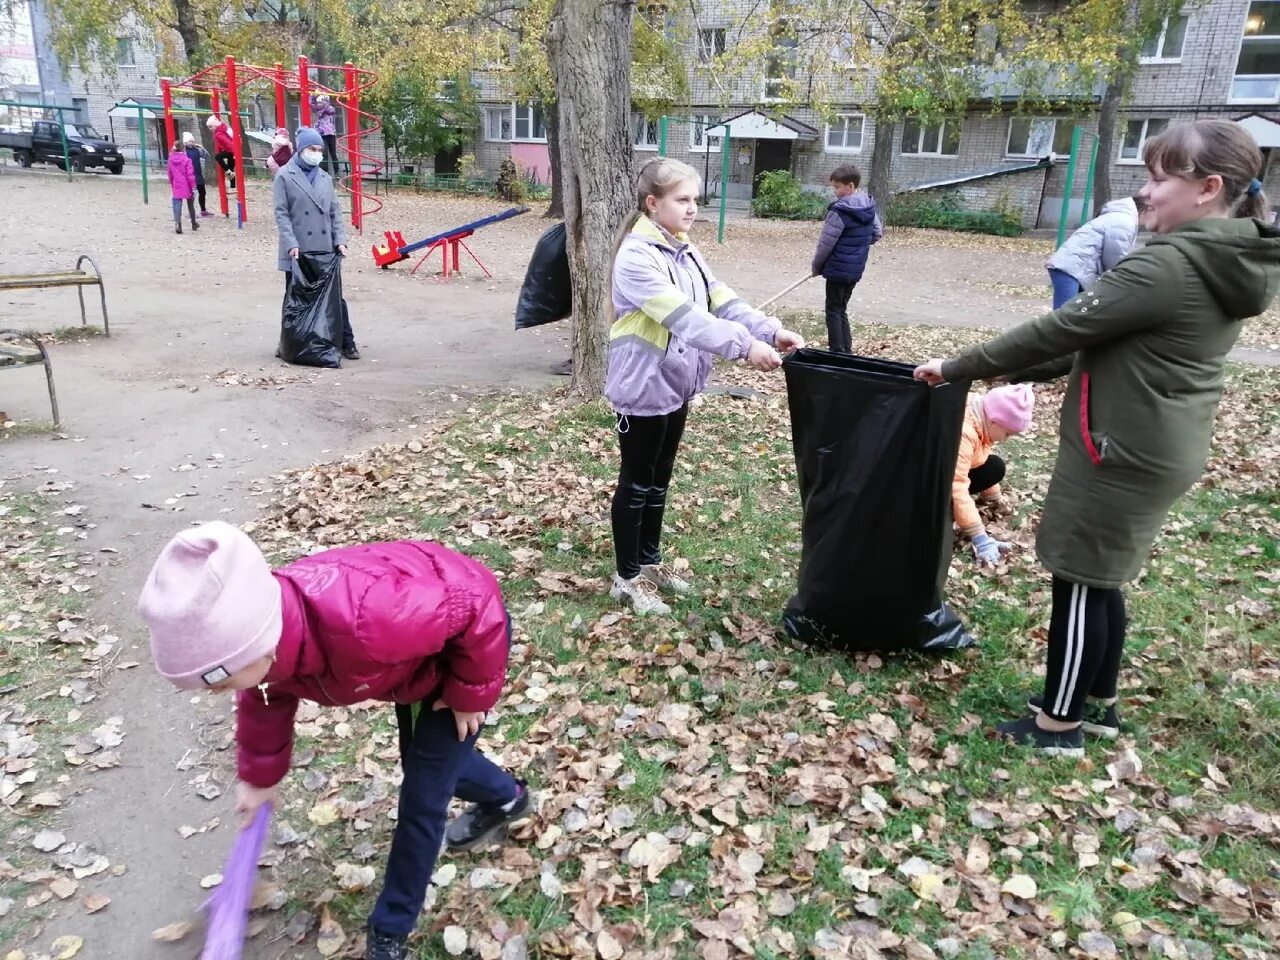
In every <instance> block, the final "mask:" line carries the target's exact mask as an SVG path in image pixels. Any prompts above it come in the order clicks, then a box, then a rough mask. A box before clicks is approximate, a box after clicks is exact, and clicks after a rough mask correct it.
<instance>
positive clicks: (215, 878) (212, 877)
mask: <svg viewBox="0 0 1280 960" xmlns="http://www.w3.org/2000/svg"><path fill="white" fill-rule="evenodd" d="M221 882H222V874H220V873H211V874H209V875H207V876H204V877H201V878H200V886H201V887H203V888H204V889H205V890H212V889H213V888H214V887H216V886H217V885H218V884H220V883H221Z"/></svg>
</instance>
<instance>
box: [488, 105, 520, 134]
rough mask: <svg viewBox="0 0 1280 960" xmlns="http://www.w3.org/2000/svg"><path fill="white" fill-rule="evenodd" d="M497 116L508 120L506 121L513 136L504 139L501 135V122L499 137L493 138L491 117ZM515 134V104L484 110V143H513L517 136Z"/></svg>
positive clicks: (489, 107) (490, 107)
mask: <svg viewBox="0 0 1280 960" xmlns="http://www.w3.org/2000/svg"><path fill="white" fill-rule="evenodd" d="M495 116H496V117H505V118H506V121H507V123H508V124H509V126H510V134H511V136H508V137H503V136H502V135H501V134H502V126H501V121H499V126H498V134H499V135H498V136H496V137H495V136H492V133H491V131H490V129H489V119H490V117H495ZM515 132H516V121H515V104H513V103H509V104H507V105H505V106H501V107H496V106H487V107H485V108H484V141H485V143H511V142H512V138H513V137H514V136H515Z"/></svg>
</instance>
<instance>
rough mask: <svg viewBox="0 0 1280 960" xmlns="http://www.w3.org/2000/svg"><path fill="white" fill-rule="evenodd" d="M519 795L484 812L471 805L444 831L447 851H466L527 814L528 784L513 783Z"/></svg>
mask: <svg viewBox="0 0 1280 960" xmlns="http://www.w3.org/2000/svg"><path fill="white" fill-rule="evenodd" d="M516 783H517V785H518V786H519V787H520V792H519V793H518V794H516V797H515V799H514V800H511V801H510V802H508V803H505V804H503V805H502V806H500V807H490V808H489V809H487V810H486V809H485V808H484V807H482V806H481V805H480V804H478V803H473V804H472V805H471V806H470V807H469V808H468V809H467V810H465V811H464V812H463V813H462V815H461V816H460V817H458V819H457V820H454V821H453V823H451V824H449V828H448V829H447V830H446V831H445V841H446V842H447V843H448V844H449V849H450V850H470V849H471V848H472V847H477V846H479V845H480V844H482V843H484V842H485V841H486V840H488V839H489V838H490V837H491V836H493V835H494V834H495V833H497V832H498V831H499V830H501V829H503V828H504V827H506V826H507V825H508V824H511V823H514V822H515V821H517V820H519V819H520V818H521V817H523V816H524V815H525V814H526V813H528V812H529V803H530V794H529V785H528V784H527V783H525V782H524V781H523V780H517V781H516Z"/></svg>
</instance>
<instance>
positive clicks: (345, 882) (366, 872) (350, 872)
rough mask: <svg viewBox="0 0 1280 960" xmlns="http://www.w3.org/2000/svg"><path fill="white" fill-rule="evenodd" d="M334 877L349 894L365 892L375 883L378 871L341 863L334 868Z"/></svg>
mask: <svg viewBox="0 0 1280 960" xmlns="http://www.w3.org/2000/svg"><path fill="white" fill-rule="evenodd" d="M333 875H334V876H335V877H337V879H338V883H339V884H340V885H341V886H342V889H343V890H345V891H346V892H347V893H353V892H355V891H357V890H363V889H365V888H366V887H368V886H369V885H370V884H371V883H373V881H374V878H375V877H376V876H377V871H376V870H374V869H373V867H369V866H364V867H358V866H356V865H355V864H354V863H340V864H338V865H337V866H336V867H334V868H333Z"/></svg>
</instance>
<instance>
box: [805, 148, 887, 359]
mask: <svg viewBox="0 0 1280 960" xmlns="http://www.w3.org/2000/svg"><path fill="white" fill-rule="evenodd" d="M861 183H862V172H861V171H860V170H859V169H858V168H857V167H855V166H853V164H847V165H845V166H842V167H836V168H835V170H833V171H832V172H831V186H832V187H833V188H834V189H835V192H836V199H835V202H834V203H832V204H831V206H829V207H827V219H826V222H825V223H823V225H822V236H820V237H818V249H817V250H815V251H814V254H813V275H814V276H815V277H817V276H822V277H825V278H826V281H827V310H826V312H827V347H828V349H830V350H832V351H833V352H836V353H852V352H853V334H852V333H851V332H850V330H849V298H850V297H851V296H853V288H854V287H856V286H857V285H858V281H859V280H861V279H862V273H863V271H864V270H866V268H867V255H868V253H870V251H871V245H872V244H873V243H875V242H876V241H877V240H879V239H880V238H881V237H883V236H884V227H883V226H881V224H880V215H879V214H878V213H877V212H876V202H875V200H873V199H872V198H871V196H870V195H869V194H868V193H867V192H866V191H865V190H859V189H858V185H859V184H861Z"/></svg>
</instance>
